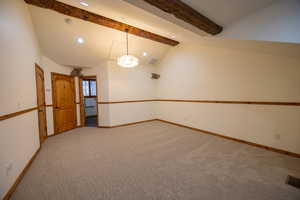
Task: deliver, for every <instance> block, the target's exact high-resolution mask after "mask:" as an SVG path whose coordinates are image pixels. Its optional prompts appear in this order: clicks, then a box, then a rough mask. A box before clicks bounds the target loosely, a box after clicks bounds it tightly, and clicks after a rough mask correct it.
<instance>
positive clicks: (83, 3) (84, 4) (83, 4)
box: [80, 1, 89, 6]
mask: <svg viewBox="0 0 300 200" xmlns="http://www.w3.org/2000/svg"><path fill="white" fill-rule="evenodd" d="M80 4H81V5H82V6H89V4H88V3H86V2H84V1H80Z"/></svg>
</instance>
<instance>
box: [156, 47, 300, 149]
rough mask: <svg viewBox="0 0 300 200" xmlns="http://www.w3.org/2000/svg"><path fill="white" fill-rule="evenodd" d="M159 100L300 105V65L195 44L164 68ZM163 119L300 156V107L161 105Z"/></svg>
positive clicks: (174, 51)
mask: <svg viewBox="0 0 300 200" xmlns="http://www.w3.org/2000/svg"><path fill="white" fill-rule="evenodd" d="M158 73H159V74H160V75H161V78H160V79H159V81H158V85H157V97H158V98H159V99H186V100H187V99H191V100H226V101H271V102H272V101H275V102H300V92H299V91H300V78H299V77H300V76H299V75H300V60H299V59H295V58H288V57H280V56H278V55H277V56H273V55H270V54H263V53H258V52H257V53H255V52H249V51H247V50H244V51H242V50H234V49H230V48H227V49H226V48H211V47H205V46H197V45H189V46H184V45H181V46H178V47H175V48H173V49H172V50H171V51H170V52H169V53H168V54H167V55H166V57H165V58H164V60H163V61H162V62H161V63H160V64H159V66H158ZM156 115H157V117H158V118H161V119H164V120H168V121H172V122H176V123H180V124H183V125H187V126H192V127H195V128H199V129H203V130H207V131H212V132H216V133H220V134H223V135H226V136H230V137H234V138H238V139H243V140H246V141H250V142H255V143H258V144H262V145H267V146H272V147H274V148H279V149H284V150H287V151H291V152H295V153H300V107H299V106H277V105H276V106H273V105H272V106H271V105H241V104H217V103H185V102H158V103H157V104H156Z"/></svg>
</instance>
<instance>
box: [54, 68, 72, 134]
mask: <svg viewBox="0 0 300 200" xmlns="http://www.w3.org/2000/svg"><path fill="white" fill-rule="evenodd" d="M55 75H59V76H66V77H71V78H73V80H74V81H73V83H74V86H73V91H74V99H73V101H74V104H75V126H74V128H72V129H70V130H73V129H75V128H77V104H76V87H75V86H76V85H75V77H74V76H71V75H67V74H61V73H57V72H51V88H52V104H53V108H52V113H53V128H54V135H58V134H61V133H63V132H65V131H60V132H58V131H57V127H56V123H55V122H56V121H55V120H56V116H55V112H54V109H55V102H56V98H55V95H54V94H55V92H54V91H55V88H54V84H53V83H54V76H55ZM67 131H69V130H67Z"/></svg>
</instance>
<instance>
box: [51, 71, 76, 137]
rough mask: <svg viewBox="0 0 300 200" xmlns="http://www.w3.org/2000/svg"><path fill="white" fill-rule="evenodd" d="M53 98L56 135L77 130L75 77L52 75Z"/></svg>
mask: <svg viewBox="0 0 300 200" xmlns="http://www.w3.org/2000/svg"><path fill="white" fill-rule="evenodd" d="M52 98H53V118H54V132H55V134H58V133H61V132H64V131H67V130H70V129H73V128H76V121H77V120H76V103H75V85H74V77H72V76H68V75H63V74H57V73H52Z"/></svg>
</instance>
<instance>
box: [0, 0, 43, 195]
mask: <svg viewBox="0 0 300 200" xmlns="http://www.w3.org/2000/svg"><path fill="white" fill-rule="evenodd" d="M0 35H1V37H0V46H1V54H0V66H1V67H0V79H1V83H2V84H0V91H1V92H0V101H1V103H0V115H5V114H9V113H14V112H18V111H21V110H25V109H29V108H33V107H36V84H35V67H34V66H35V63H39V59H40V54H39V47H38V43H37V41H36V38H35V34H34V29H33V26H32V22H31V18H30V14H29V11H28V7H27V5H26V4H25V2H24V1H19V0H1V1H0ZM0 130H1V134H0V199H2V198H3V197H4V195H5V194H6V193H7V192H8V190H9V189H10V188H11V186H12V185H13V184H14V182H15V180H16V179H17V177H18V176H19V175H20V173H21V172H22V170H23V169H24V167H25V166H26V165H27V163H28V162H29V160H30V159H31V158H32V156H33V155H34V153H35V152H36V151H37V150H38V148H39V146H40V144H39V132H38V119H37V112H36V110H35V111H32V112H28V113H26V114H23V115H19V116H17V117H14V118H10V119H7V120H4V121H1V122H0ZM16 147H18V148H16Z"/></svg>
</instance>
